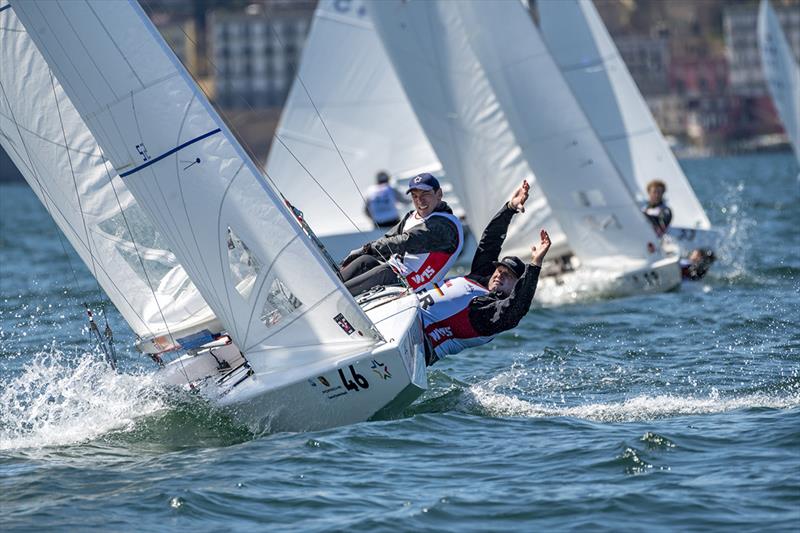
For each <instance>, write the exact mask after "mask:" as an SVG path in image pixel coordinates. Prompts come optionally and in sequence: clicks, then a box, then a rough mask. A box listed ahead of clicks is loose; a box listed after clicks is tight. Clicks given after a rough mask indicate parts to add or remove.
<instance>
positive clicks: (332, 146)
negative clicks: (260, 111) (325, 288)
mask: <svg viewBox="0 0 800 533" xmlns="http://www.w3.org/2000/svg"><path fill="white" fill-rule="evenodd" d="M382 170H383V171H386V172H388V173H389V174H390V175H391V176H394V177H397V178H408V177H411V176H414V175H415V174H418V173H420V172H435V173H437V174H438V173H439V171H440V170H441V164H440V163H439V160H438V159H437V158H436V154H435V153H434V152H433V149H432V148H431V146H430V143H428V139H427V138H426V137H425V134H424V133H423V131H422V129H421V128H420V126H419V123H418V122H417V119H416V117H415V115H414V113H413V111H412V110H411V108H410V106H409V104H408V101H407V100H406V97H405V94H404V93H403V89H402V87H401V86H400V82H399V81H398V80H397V76H396V75H395V73H394V70H393V69H392V67H391V64H390V63H389V60H388V58H387V57H386V53H385V52H384V50H383V46H382V45H381V43H380V40H379V39H378V36H377V35H376V34H375V29H374V28H373V27H372V21H371V19H370V18H369V15H368V14H367V10H366V7H365V5H364V3H363V2H361V1H359V0H355V1H348V2H340V1H337V0H321V1H320V2H319V4H318V5H317V8H316V10H315V12H314V18H313V22H312V24H311V29H310V30H309V33H308V38H307V39H306V43H305V46H304V48H303V58H302V61H301V63H300V69H299V72H298V75H297V77H296V78H295V81H294V84H293V85H292V89H291V91H290V92H289V96H288V98H287V100H286V104H285V105H284V108H283V113H282V114H281V119H280V123H279V124H278V129H277V131H276V134H275V138H274V139H273V142H272V147H271V149H270V153H269V157H268V159H267V174H268V175H269V176H270V177H271V178H272V180H274V181H275V183H277V184H278V186H279V187H280V189H281V191H283V193H284V194H285V195H286V196H287V197H289V198H292V199H293V203H294V204H295V205H296V206H297V207H298V208H300V209H301V210H302V211H303V212H304V213H306V215H307V220H308V222H309V224H310V225H311V226H312V227H314V228H319V230H318V231H317V235H318V236H319V237H320V239H321V240H322V241H323V242H324V243H325V246H326V248H328V250H329V251H330V253H331V255H332V256H333V257H335V258H342V257H344V256H345V255H347V253H348V252H349V251H350V250H352V249H353V248H357V247H359V246H361V245H363V244H364V243H365V242H368V241H370V240H373V239H375V238H378V237H380V236H382V235H383V232H382V231H380V230H374V229H373V227H374V226H373V224H372V221H371V219H369V218H368V217H367V215H366V213H365V212H364V196H365V195H366V192H367V190H368V189H369V188H370V186H372V185H374V184H375V175H376V173H377V172H378V171H382Z"/></svg>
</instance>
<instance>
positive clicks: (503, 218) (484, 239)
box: [467, 203, 517, 285]
mask: <svg viewBox="0 0 800 533" xmlns="http://www.w3.org/2000/svg"><path fill="white" fill-rule="evenodd" d="M516 213H517V212H516V210H514V209H511V208H510V207H508V203H506V204H504V205H503V208H502V209H501V210H500V211H498V212H497V214H496V215H495V216H494V218H492V220H491V221H489V224H487V225H486V229H485V230H483V235H481V241H480V242H479V243H478V249H477V250H475V256H474V257H473V258H472V267H471V268H470V272H469V274H467V277H468V278H470V279H473V280H475V281H477V282H478V283H481V284H482V285H485V284H486V281H487V279H488V277H489V276H491V275H492V272H494V265H493V264H492V263H494V262H495V261H497V259H498V257H499V256H500V250H501V249H502V248H503V241H505V240H506V232H507V231H508V225H509V224H511V219H512V218H513V217H514V215H515V214H516Z"/></svg>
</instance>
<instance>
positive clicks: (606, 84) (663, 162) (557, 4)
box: [537, 0, 711, 229]
mask: <svg viewBox="0 0 800 533" xmlns="http://www.w3.org/2000/svg"><path fill="white" fill-rule="evenodd" d="M537 7H538V10H539V17H540V27H541V33H542V38H543V39H544V42H545V44H546V45H547V48H548V50H549V52H550V54H551V55H552V57H553V59H554V60H555V62H556V64H557V65H558V68H559V70H560V71H561V73H562V75H563V76H564V79H565V80H566V82H567V84H568V85H569V88H570V89H571V91H572V93H573V95H574V96H575V99H576V100H577V101H578V103H579V104H580V106H581V108H582V109H583V111H584V113H585V114H586V117H587V118H588V119H589V122H590V123H591V125H592V128H594V131H595V132H596V133H597V136H598V137H599V138H600V140H601V141H602V143H603V146H604V147H605V149H606V151H607V152H608V155H609V156H610V157H611V160H612V162H613V163H614V165H615V166H616V168H617V170H618V171H619V173H620V174H621V175H622V177H623V178H624V179H625V180H626V182H627V183H628V187H629V188H630V189H631V190H632V191H633V193H634V195H635V197H636V199H637V200H639V201H641V202H643V201H645V200H646V199H647V196H646V188H647V183H648V182H649V181H651V180H653V179H660V180H662V181H664V182H665V183H666V185H667V191H668V193H667V196H668V198H669V202H670V204H671V206H672V207H673V220H672V225H673V226H675V227H680V228H691V229H709V228H710V227H711V224H710V222H709V220H708V217H707V216H706V213H705V211H704V210H703V206H702V205H701V204H700V202H699V200H698V199H697V196H696V195H695V193H694V190H693V189H692V187H691V185H690V184H689V181H688V180H687V179H686V176H685V175H684V173H683V171H682V170H681V167H680V165H679V164H678V161H677V160H676V159H675V155H674V154H673V153H672V150H670V148H669V146H668V145H667V142H666V141H665V140H664V137H663V136H662V135H661V131H660V130H659V128H658V125H657V124H656V122H655V119H654V118H653V115H652V114H651V113H650V110H649V109H648V107H647V104H646V103H645V101H644V98H642V95H641V93H640V92H639V89H638V88H637V87H636V83H635V82H634V81H633V78H632V77H631V75H630V72H628V69H627V67H626V66H625V62H624V61H623V60H622V57H621V56H620V54H619V51H618V50H617V47H616V45H615V44H614V41H612V40H611V36H610V35H609V34H608V30H606V27H605V25H604V24H603V21H602V19H601V18H600V15H599V14H598V13H597V10H596V9H595V7H594V5H593V4H592V2H591V0H538V1H537Z"/></svg>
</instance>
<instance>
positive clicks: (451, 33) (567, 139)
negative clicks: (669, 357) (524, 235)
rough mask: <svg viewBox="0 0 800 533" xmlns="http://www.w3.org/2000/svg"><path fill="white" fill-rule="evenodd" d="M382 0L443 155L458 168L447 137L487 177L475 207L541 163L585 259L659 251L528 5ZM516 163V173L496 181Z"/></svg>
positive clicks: (381, 9) (563, 222) (401, 70)
mask: <svg viewBox="0 0 800 533" xmlns="http://www.w3.org/2000/svg"><path fill="white" fill-rule="evenodd" d="M371 8H372V12H373V16H374V19H375V22H376V27H377V28H378V31H379V33H380V34H381V36H382V38H383V40H384V44H385V45H386V48H387V51H388V52H389V55H390V57H391V59H392V61H393V62H394V65H395V68H396V70H397V72H398V74H399V77H400V79H401V81H402V82H403V83H404V86H405V88H406V94H407V95H408V98H409V100H410V101H411V103H412V104H413V105H414V108H415V110H416V111H417V115H418V117H419V118H420V122H421V123H422V125H423V127H424V128H425V130H426V132H427V133H428V138H429V140H430V141H431V143H432V144H433V146H434V147H435V148H436V151H437V153H438V154H439V156H440V160H441V161H442V163H443V165H444V166H445V168H446V169H448V173H450V169H449V168H448V162H449V161H450V158H448V157H445V155H443V152H442V151H440V149H439V145H440V144H441V145H444V146H446V147H447V149H448V150H450V151H452V152H453V156H452V160H453V161H455V163H454V164H455V165H457V167H456V170H455V171H454V173H456V172H461V173H470V174H472V175H474V176H476V179H475V180H473V182H472V183H471V184H470V185H469V188H470V189H472V190H471V191H468V196H469V197H470V199H469V202H468V203H469V204H470V207H471V209H468V213H469V215H470V216H472V215H473V211H472V209H475V210H476V212H478V213H480V212H481V211H482V210H485V209H486V207H487V206H485V205H484V206H482V207H481V206H474V202H477V203H484V204H485V203H487V202H486V201H487V199H489V198H493V196H494V195H495V194H496V191H497V189H498V188H502V187H503V186H507V187H508V189H507V191H505V192H504V194H503V195H502V196H501V197H506V198H507V197H508V195H510V191H511V190H513V187H514V186H516V184H517V183H518V181H517V180H519V179H521V177H523V176H524V175H525V174H526V172H529V169H528V168H527V164H530V167H531V168H532V169H533V171H534V172H535V174H536V181H537V183H538V184H539V185H540V187H541V189H542V190H543V191H544V193H545V196H546V197H547V203H548V204H549V205H550V206H551V207H552V212H553V215H554V217H555V218H556V219H557V220H558V223H559V225H560V226H561V228H562V229H563V231H564V233H565V234H566V236H567V240H568V242H569V245H570V247H571V248H572V249H573V251H574V252H575V253H576V255H578V257H579V258H580V259H581V260H582V262H584V263H590V262H593V261H609V262H611V263H619V261H621V258H623V257H624V258H626V259H627V260H633V261H643V260H649V259H651V258H652V257H651V256H650V255H649V252H648V243H649V242H651V241H653V240H654V234H653V231H652V229H651V228H650V227H649V225H648V224H647V223H646V221H645V219H644V217H643V216H642V214H641V213H640V212H639V209H638V207H637V206H636V205H635V202H634V199H633V197H632V194H631V192H630V191H629V190H627V189H626V187H625V184H624V181H623V180H622V178H621V177H620V176H619V174H618V173H617V171H616V169H615V168H614V165H613V163H612V162H611V161H610V159H609V158H608V155H607V154H606V152H605V149H604V147H603V146H602V144H601V143H600V142H599V140H598V139H597V137H596V136H595V134H594V131H593V130H592V128H591V125H590V124H589V123H588V121H587V119H586V117H585V115H583V113H582V112H581V110H580V108H579V107H578V105H577V104H576V102H575V100H574V98H573V96H572V94H571V92H570V90H569V87H568V86H567V84H566V83H565V82H564V80H563V79H562V77H561V73H560V72H559V71H558V68H557V67H556V65H555V64H554V63H553V60H552V58H551V57H550V55H549V54H548V52H547V50H546V49H545V47H544V44H543V43H542V41H541V39H540V38H539V35H538V32H537V30H536V28H535V26H534V25H533V22H532V21H531V19H530V17H529V15H528V13H527V11H526V10H525V9H524V7H523V6H522V4H520V3H519V2H518V1H517V0H510V1H488V2H482V1H471V2H402V1H399V0H398V1H392V2H389V1H386V2H377V3H375V4H372V5H371ZM439 109H444V110H447V112H446V113H437V110H439ZM479 135H480V136H479ZM464 161H468V162H469V165H470V166H471V168H470V167H469V166H466V167H465V165H463V164H462V163H461V162H464ZM525 162H527V164H526V163H525ZM505 172H508V180H509V181H508V182H507V183H503V182H498V180H497V179H493V178H496V177H497V176H498V175H501V173H503V174H504V173H505ZM479 177H480V178H483V179H484V182H483V183H481V180H480V178H479ZM488 207H489V209H492V210H493V209H495V206H493V205H492V206H488ZM532 211H534V212H535V211H536V208H535V207H534V208H533V209H532ZM520 218H524V217H520ZM529 238H530V237H529Z"/></svg>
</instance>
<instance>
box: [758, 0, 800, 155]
mask: <svg viewBox="0 0 800 533" xmlns="http://www.w3.org/2000/svg"><path fill="white" fill-rule="evenodd" d="M758 47H759V49H760V50H761V68H762V69H763V70H764V78H766V80H767V87H768V88H769V92H770V94H771V95H772V101H773V102H774V103H775V108H776V109H777V110H778V116H780V119H781V122H782V123H783V127H784V129H785V130H786V136H787V137H789V142H790V143H791V145H792V149H793V150H794V155H795V158H796V159H797V162H798V163H800V64H798V60H797V59H796V58H795V57H794V54H793V53H792V48H791V46H789V42H788V41H787V39H786V35H785V34H784V33H783V30H782V29H781V24H780V20H778V16H777V14H776V13H775V10H774V9H772V6H771V5H770V3H769V0H761V5H760V6H759V9H758Z"/></svg>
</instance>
